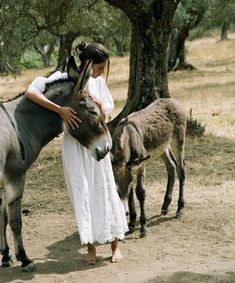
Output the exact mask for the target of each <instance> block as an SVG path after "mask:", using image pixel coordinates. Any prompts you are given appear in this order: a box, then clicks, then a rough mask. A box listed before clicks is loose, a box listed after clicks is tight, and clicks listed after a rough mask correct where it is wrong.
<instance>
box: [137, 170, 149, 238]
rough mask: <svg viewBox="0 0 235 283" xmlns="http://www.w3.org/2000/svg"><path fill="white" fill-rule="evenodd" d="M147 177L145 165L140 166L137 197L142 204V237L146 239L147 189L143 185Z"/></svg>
mask: <svg viewBox="0 0 235 283" xmlns="http://www.w3.org/2000/svg"><path fill="white" fill-rule="evenodd" d="M144 175H145V165H142V166H140V167H139V168H138V169H137V181H136V183H137V184H136V189H135V192H136V196H137V199H138V201H139V203H140V236H141V237H145V236H146V233H147V228H146V223H147V218H146V215H145V207H144V205H145V189H144V187H143V184H142V179H144Z"/></svg>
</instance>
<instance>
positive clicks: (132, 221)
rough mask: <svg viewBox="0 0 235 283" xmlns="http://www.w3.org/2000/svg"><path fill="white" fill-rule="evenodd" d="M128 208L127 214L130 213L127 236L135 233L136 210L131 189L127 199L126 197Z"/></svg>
mask: <svg viewBox="0 0 235 283" xmlns="http://www.w3.org/2000/svg"><path fill="white" fill-rule="evenodd" d="M128 207H129V213H130V222H129V224H128V227H129V231H128V234H131V233H133V232H134V231H135V224H136V209H135V200H134V192H133V187H131V188H130V192H129V197H128Z"/></svg>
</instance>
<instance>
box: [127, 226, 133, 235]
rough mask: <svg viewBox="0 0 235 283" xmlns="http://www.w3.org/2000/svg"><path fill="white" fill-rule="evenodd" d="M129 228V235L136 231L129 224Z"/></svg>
mask: <svg viewBox="0 0 235 283" xmlns="http://www.w3.org/2000/svg"><path fill="white" fill-rule="evenodd" d="M128 228H129V231H128V232H127V233H126V234H127V235H129V234H132V233H134V231H135V228H134V227H132V226H129V227H128Z"/></svg>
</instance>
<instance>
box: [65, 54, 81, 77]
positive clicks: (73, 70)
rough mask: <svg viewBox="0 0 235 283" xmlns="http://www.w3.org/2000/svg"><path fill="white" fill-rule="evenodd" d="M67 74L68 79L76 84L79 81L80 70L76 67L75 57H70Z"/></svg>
mask: <svg viewBox="0 0 235 283" xmlns="http://www.w3.org/2000/svg"><path fill="white" fill-rule="evenodd" d="M67 73H68V78H69V79H70V80H73V81H75V82H77V81H78V78H79V70H78V67H77V65H76V62H75V59H74V57H73V56H70V57H69V60H68V64H67Z"/></svg>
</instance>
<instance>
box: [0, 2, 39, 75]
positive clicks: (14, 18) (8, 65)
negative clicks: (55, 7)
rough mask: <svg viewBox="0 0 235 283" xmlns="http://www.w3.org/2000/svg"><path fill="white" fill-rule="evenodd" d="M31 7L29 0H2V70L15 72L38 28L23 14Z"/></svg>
mask: <svg viewBox="0 0 235 283" xmlns="http://www.w3.org/2000/svg"><path fill="white" fill-rule="evenodd" d="M28 9H29V2H27V1H20V0H16V1H10V0H5V1H1V4H0V72H1V73H4V72H15V71H17V66H18V65H19V62H20V58H21V55H22V53H23V52H24V50H25V48H26V47H27V45H28V43H29V42H30V40H31V38H33V37H35V36H36V35H37V34H38V29H37V27H36V26H35V24H34V21H33V20H31V19H26V18H25V17H24V16H23V15H24V12H25V10H28Z"/></svg>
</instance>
